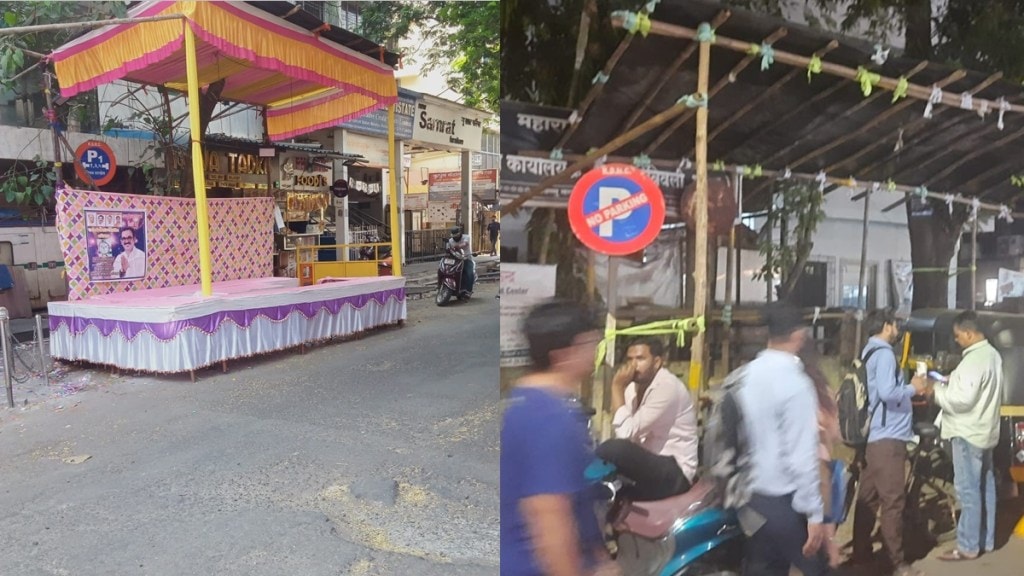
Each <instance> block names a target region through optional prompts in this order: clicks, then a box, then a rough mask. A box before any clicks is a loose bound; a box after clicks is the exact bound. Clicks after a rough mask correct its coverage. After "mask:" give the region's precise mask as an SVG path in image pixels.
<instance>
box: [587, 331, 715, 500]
mask: <svg viewBox="0 0 1024 576" xmlns="http://www.w3.org/2000/svg"><path fill="white" fill-rule="evenodd" d="M625 360H626V361H625V362H624V363H623V364H622V366H620V367H619V369H618V371H616V373H615V376H614V377H613V378H612V390H611V391H612V398H611V410H612V414H614V416H613V419H612V428H613V429H614V432H615V438H613V439H611V440H608V441H607V442H605V443H603V444H601V446H599V447H598V448H597V455H598V457H600V458H601V459H602V460H606V461H608V462H610V463H612V464H614V465H615V467H616V468H617V469H618V471H619V472H621V473H622V475H623V476H625V477H626V478H629V479H630V480H631V481H633V482H634V484H633V485H631V486H628V487H626V488H623V489H622V495H623V497H624V498H625V499H627V500H630V501H633V502H646V501H652V500H661V499H664V498H668V497H670V496H675V495H677V494H682V493H684V492H686V491H688V490H689V489H690V486H691V484H692V482H693V480H694V476H695V475H696V473H697V452H698V448H697V444H698V436H697V413H696V411H695V410H694V409H693V399H692V398H691V397H690V393H689V391H688V390H687V389H686V386H685V385H683V383H682V382H681V381H680V380H679V378H677V377H676V376H675V375H674V374H672V373H671V372H669V371H668V369H667V368H665V345H664V343H663V342H662V341H661V340H659V339H657V338H643V339H639V340H635V341H634V342H633V343H631V344H630V345H629V347H628V348H626V359H625Z"/></svg>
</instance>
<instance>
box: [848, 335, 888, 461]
mask: <svg viewBox="0 0 1024 576" xmlns="http://www.w3.org/2000/svg"><path fill="white" fill-rule="evenodd" d="M881 349H882V348H881V347H879V348H872V349H871V350H869V351H868V353H867V354H866V355H865V356H864V358H863V359H860V358H855V359H854V360H853V363H852V365H851V366H850V371H849V372H847V373H846V375H845V376H844V377H843V383H842V384H840V385H839V391H838V392H837V393H836V405H837V406H838V408H839V431H840V433H841V434H842V436H843V442H844V443H846V444H847V445H849V446H862V445H864V444H867V441H868V432H869V431H870V428H871V418H872V417H873V416H874V415H875V410H878V406H879V405H882V425H883V426H884V425H885V413H886V408H885V403H884V402H882V401H881V400H879V401H878V402H877V403H876V404H875V406H874V408H871V409H870V410H869V408H868V398H869V396H868V360H869V359H870V358H871V355H872V354H874V353H875V352H877V351H879V350H881ZM896 371H897V374H898V373H899V363H897V365H896Z"/></svg>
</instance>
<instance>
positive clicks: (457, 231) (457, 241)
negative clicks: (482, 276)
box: [448, 226, 476, 293]
mask: <svg viewBox="0 0 1024 576" xmlns="http://www.w3.org/2000/svg"><path fill="white" fill-rule="evenodd" d="M451 234H452V237H451V238H449V239H448V249H449V250H451V251H452V252H458V251H459V250H462V251H463V254H464V255H465V261H466V264H465V265H464V266H463V267H462V289H463V290H465V291H466V292H470V293H471V292H473V281H474V280H476V262H474V261H473V248H472V243H471V242H470V241H469V234H466V233H463V231H462V227H460V226H452V229H451Z"/></svg>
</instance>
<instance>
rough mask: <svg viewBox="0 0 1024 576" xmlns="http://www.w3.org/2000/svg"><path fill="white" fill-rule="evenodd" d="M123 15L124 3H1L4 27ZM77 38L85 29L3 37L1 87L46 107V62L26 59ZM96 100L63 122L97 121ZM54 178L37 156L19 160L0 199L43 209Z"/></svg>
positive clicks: (81, 99)
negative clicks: (44, 92) (93, 112)
mask: <svg viewBox="0 0 1024 576" xmlns="http://www.w3.org/2000/svg"><path fill="white" fill-rule="evenodd" d="M124 13H125V4H124V3H123V2H120V3H119V2H90V3H82V2H0V14H2V15H3V21H2V22H0V28H12V27H16V26H32V25H38V24H52V23H56V22H75V21H82V20H90V19H91V20H95V19H103V18H113V17H118V16H123V15H124ZM77 34H81V30H56V31H48V32H29V33H22V34H17V35H14V34H0V88H2V89H3V90H7V91H10V92H12V93H13V94H14V95H15V97H16V99H18V100H21V101H32V102H33V106H32V107H31V108H30V109H35V108H39V109H42V108H43V106H45V99H44V98H43V88H44V82H45V81H44V78H43V75H42V72H41V70H40V69H41V68H42V63H41V62H40V61H39V60H38V59H37V58H33V57H32V56H28V57H27V58H26V56H27V53H28V54H31V53H42V54H46V53H49V52H50V51H52V50H53V49H54V48H56V47H57V46H60V45H61V44H63V43H64V42H67V41H68V40H71V39H72V38H74V37H75V36H76V35H77ZM29 59H31V61H30V60H29ZM54 88H56V84H54ZM95 100H96V95H95V93H94V92H90V93H87V94H82V95H79V96H77V97H75V98H73V99H71V100H69V101H68V103H67V105H66V106H65V107H64V108H63V111H62V112H63V114H62V116H59V117H58V118H59V120H61V121H63V122H65V123H67V121H68V117H69V116H71V117H72V118H74V119H75V120H77V121H82V120H85V121H92V120H95V118H92V117H91V114H90V111H91V110H93V109H94V108H95ZM36 104H38V106H37V105H36ZM55 180H56V176H55V174H54V172H53V168H52V165H51V164H49V163H47V162H44V161H42V160H41V159H40V158H39V157H38V156H36V157H34V158H32V159H31V160H22V159H17V160H15V162H14V164H13V165H12V166H11V167H10V168H9V169H8V170H7V171H6V172H5V173H3V174H0V197H2V198H4V199H5V200H6V201H7V202H10V203H16V204H35V205H39V206H42V205H45V204H46V203H48V202H49V201H50V199H51V198H52V197H53V193H54V182H55Z"/></svg>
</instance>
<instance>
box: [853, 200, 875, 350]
mask: <svg viewBox="0 0 1024 576" xmlns="http://www.w3.org/2000/svg"><path fill="white" fill-rule="evenodd" d="M870 209H871V191H870V190H869V191H868V193H867V194H866V195H865V196H864V221H863V222H862V223H861V234H860V272H859V274H858V275H857V330H856V339H855V340H854V343H855V345H856V348H857V349H860V345H861V336H862V331H863V329H864V311H865V309H866V308H867V305H868V295H867V290H865V289H864V278H865V276H866V274H867V266H868V262H867V260H868V215H869V210H870Z"/></svg>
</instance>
